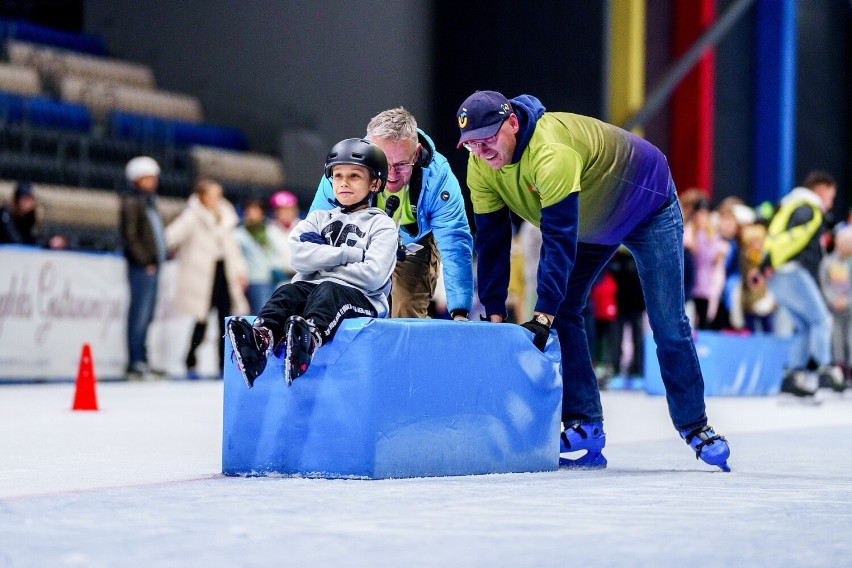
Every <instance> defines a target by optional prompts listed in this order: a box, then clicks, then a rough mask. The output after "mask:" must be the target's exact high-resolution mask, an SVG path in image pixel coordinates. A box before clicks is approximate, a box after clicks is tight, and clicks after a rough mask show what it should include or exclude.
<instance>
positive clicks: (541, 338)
mask: <svg viewBox="0 0 852 568" xmlns="http://www.w3.org/2000/svg"><path fill="white" fill-rule="evenodd" d="M521 327H522V328H524V329H526V330H528V331H531V332H532V334H533V345H535V346H536V347H538V350H539V351H544V347H545V345H547V338H548V337H549V336H550V327H549V326H546V325H544V324H543V323H540V322H538V321H536V318H533V319H531V320H530V321H528V322H527V323H522V324H521Z"/></svg>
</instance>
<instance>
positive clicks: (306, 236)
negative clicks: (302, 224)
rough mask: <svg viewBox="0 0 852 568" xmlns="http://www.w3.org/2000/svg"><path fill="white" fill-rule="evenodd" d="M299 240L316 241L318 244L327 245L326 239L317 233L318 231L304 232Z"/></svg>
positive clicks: (304, 241) (305, 241)
mask: <svg viewBox="0 0 852 568" xmlns="http://www.w3.org/2000/svg"><path fill="white" fill-rule="evenodd" d="M299 240H300V241H301V242H303V243H314V244H317V245H327V244H328V243H327V242H325V239H324V238H322V235H320V234H319V233H317V232H316V231H309V232H307V233H302V234H301V235H299Z"/></svg>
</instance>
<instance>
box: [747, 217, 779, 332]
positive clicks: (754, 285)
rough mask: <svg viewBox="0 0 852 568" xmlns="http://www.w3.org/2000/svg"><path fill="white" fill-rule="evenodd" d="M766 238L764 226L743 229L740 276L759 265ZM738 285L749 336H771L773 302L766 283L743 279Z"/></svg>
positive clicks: (755, 279)
mask: <svg viewBox="0 0 852 568" xmlns="http://www.w3.org/2000/svg"><path fill="white" fill-rule="evenodd" d="M765 238H766V227H764V226H763V225H749V226H748V227H744V228H743V231H742V234H741V235H740V257H739V261H740V274H743V275H748V274H749V273H751V272H752V271H753V270H754V269H756V268H757V267H758V266H759V265H760V259H761V255H762V252H763V239H765ZM741 286H742V290H741V293H740V298H741V302H742V308H743V323H744V326H745V328H746V329H747V330H749V331H750V332H752V333H756V332H758V331H761V332H763V333H772V331H773V329H774V328H773V317H774V313H775V300H773V299H772V294H770V293H769V292H768V291H767V289H766V281H765V280H763V279H761V278H748V277H747V276H743V281H742V283H741Z"/></svg>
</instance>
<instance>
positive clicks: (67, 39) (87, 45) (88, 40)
mask: <svg viewBox="0 0 852 568" xmlns="http://www.w3.org/2000/svg"><path fill="white" fill-rule="evenodd" d="M6 39H18V40H21V41H28V42H31V43H37V44H41V45H49V46H52V47H59V48H62V49H68V50H71V51H78V52H81V53H88V54H90V55H99V56H105V55H106V54H107V49H106V44H105V43H104V40H103V39H102V38H101V37H100V36H96V35H92V34H84V33H73V32H67V31H63V30H57V29H54V28H48V27H46V26H40V25H38V24H33V23H30V22H25V21H22V20H4V19H0V41H2V40H6Z"/></svg>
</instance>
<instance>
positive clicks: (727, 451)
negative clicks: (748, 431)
mask: <svg viewBox="0 0 852 568" xmlns="http://www.w3.org/2000/svg"><path fill="white" fill-rule="evenodd" d="M680 437H681V438H683V439H684V440H686V443H687V444H689V447H691V448H692V449H693V450H695V459H698V458H701V459H702V460H703V461H704V463H707V464H710V465H715V466H717V467H719V468H721V470H722V471H731V468H729V467H728V457H729V456H730V455H731V448H729V447H728V441H727V440H725V437H724V436H719V435H718V434H716V433H715V432H714V431H713V428H712V427H710V426H707V425H704V426H700V427H698V428H695V429H694V430H683V431H682V432H680Z"/></svg>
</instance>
